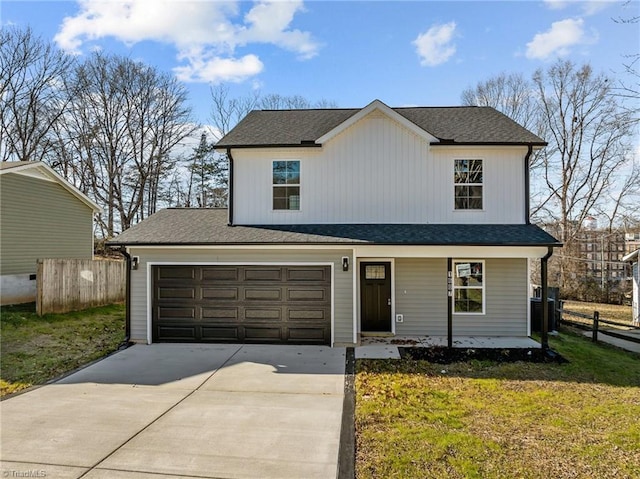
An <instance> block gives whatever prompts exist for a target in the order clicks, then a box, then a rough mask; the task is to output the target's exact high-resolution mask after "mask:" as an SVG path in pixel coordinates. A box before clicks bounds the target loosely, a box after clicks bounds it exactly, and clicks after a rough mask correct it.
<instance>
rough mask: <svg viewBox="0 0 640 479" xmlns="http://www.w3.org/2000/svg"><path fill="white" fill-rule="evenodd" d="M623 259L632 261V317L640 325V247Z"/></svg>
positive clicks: (634, 322)
mask: <svg viewBox="0 0 640 479" xmlns="http://www.w3.org/2000/svg"><path fill="white" fill-rule="evenodd" d="M622 260H623V261H627V262H629V263H631V281H632V282H633V286H632V290H631V318H632V321H633V324H634V325H635V326H640V249H637V250H635V251H633V252H631V253H629V254H628V255H626V256H625V257H624V258H622Z"/></svg>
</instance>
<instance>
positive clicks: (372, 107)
mask: <svg viewBox="0 0 640 479" xmlns="http://www.w3.org/2000/svg"><path fill="white" fill-rule="evenodd" d="M375 111H377V112H380V113H381V114H383V115H385V116H387V117H388V118H390V119H392V120H394V121H396V122H397V123H400V124H401V125H402V126H404V127H405V128H407V129H408V130H410V131H412V132H413V133H415V134H416V135H418V136H419V137H422V138H424V139H425V140H427V141H429V142H431V141H434V140H436V138H435V137H433V136H432V135H430V134H429V133H428V132H427V131H426V130H424V129H423V128H420V127H419V126H418V125H416V124H415V123H413V122H412V121H410V120H409V119H408V118H407V117H405V116H402V115H400V114H398V113H397V112H396V111H395V110H393V109H392V108H389V107H388V106H387V105H385V104H384V103H382V102H381V101H380V100H374V101H372V102H371V103H369V104H368V105H367V106H366V107H364V108H363V109H362V110H360V111H359V112H357V113H356V114H354V115H351V116H350V117H349V118H347V119H346V120H345V121H343V122H342V123H340V124H339V125H336V126H335V127H334V128H333V129H331V130H330V131H328V132H327V133H325V134H324V135H322V136H321V137H320V138H318V139H317V140H316V143H320V144H324V143H326V142H327V141H330V140H332V139H333V138H335V137H336V136H338V135H339V134H340V133H342V132H343V131H345V130H346V129H347V128H349V127H350V126H352V125H354V124H356V123H357V122H359V121H360V120H362V119H363V118H365V117H366V116H367V115H369V114H370V113H373V112H375Z"/></svg>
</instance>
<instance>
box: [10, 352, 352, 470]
mask: <svg viewBox="0 0 640 479" xmlns="http://www.w3.org/2000/svg"><path fill="white" fill-rule="evenodd" d="M344 372H345V350H344V348H334V349H331V348H328V347H315V346H257V345H202V344H198V345H186V344H154V345H150V346H146V345H136V346H133V347H131V348H129V349H126V350H124V351H121V352H119V353H117V354H115V355H113V356H111V357H109V358H106V359H104V360H102V361H100V362H98V363H96V364H94V365H92V366H90V367H88V368H86V369H83V370H81V371H79V372H77V373H75V374H73V375H71V376H68V377H66V378H65V379H63V380H61V381H59V382H57V383H54V384H51V385H47V386H44V387H41V388H38V389H34V390H32V391H29V392H27V393H25V394H22V395H19V396H16V397H13V398H10V399H8V400H5V401H3V402H2V403H1V405H0V407H1V413H2V417H1V425H2V433H1V434H2V453H1V460H2V463H1V465H0V469H1V470H0V475H1V476H2V477H47V478H78V477H84V478H116V479H117V478H120V477H122V478H125V477H127V478H134V479H136V478H140V479H142V478H153V479H159V478H163V477H215V478H256V477H261V478H279V479H281V478H330V477H331V478H333V477H336V472H337V464H338V451H339V446H340V427H341V420H342V407H343V396H344ZM27 474H31V475H27ZM38 474H39V475H38Z"/></svg>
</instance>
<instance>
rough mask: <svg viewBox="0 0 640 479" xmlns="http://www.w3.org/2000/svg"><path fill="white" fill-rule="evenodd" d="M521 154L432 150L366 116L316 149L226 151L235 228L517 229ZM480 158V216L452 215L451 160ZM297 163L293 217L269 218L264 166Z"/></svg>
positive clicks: (387, 121)
mask: <svg viewBox="0 0 640 479" xmlns="http://www.w3.org/2000/svg"><path fill="white" fill-rule="evenodd" d="M525 154H526V149H525V148H524V147H464V148H463V147H455V148H453V147H432V146H430V144H429V141H427V140H425V139H424V138H422V137H419V136H417V135H416V134H414V133H413V132H411V131H409V130H407V129H406V128H404V127H403V126H402V125H400V124H399V123H397V122H395V121H394V120H392V119H391V118H388V117H386V116H384V115H381V114H379V113H377V112H373V113H372V114H370V115H367V116H366V117H365V118H363V119H362V120H360V121H359V122H357V123H355V124H354V125H352V126H351V127H349V128H347V129H346V130H345V131H344V132H342V133H341V134H339V135H338V136H336V137H335V138H333V139H332V140H330V141H328V142H327V143H326V144H325V145H323V147H322V148H297V149H245V150H242V149H241V150H236V151H234V160H235V163H234V167H235V195H234V215H235V221H236V222H237V223H239V224H290V223H294V224H296V223H297V224H299V223H372V222H378V223H494V224H495V223H523V222H524V195H523V194H522V192H523V187H524V186H523V185H524V156H525ZM456 158H482V159H484V160H485V161H484V167H485V168H484V182H485V187H484V194H485V197H484V211H481V212H471V213H470V212H459V211H454V204H453V160H454V159H456ZM277 159H297V160H300V176H301V187H300V196H301V199H300V205H301V206H300V211H291V212H289V211H273V210H272V209H271V208H272V184H271V181H272V171H271V168H272V166H271V165H272V161H273V160H277Z"/></svg>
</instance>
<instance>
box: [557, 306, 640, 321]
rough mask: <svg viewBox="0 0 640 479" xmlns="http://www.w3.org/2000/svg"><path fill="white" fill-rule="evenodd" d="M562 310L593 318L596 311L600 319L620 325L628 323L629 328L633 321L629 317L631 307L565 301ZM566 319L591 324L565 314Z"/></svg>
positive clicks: (630, 316)
mask: <svg viewBox="0 0 640 479" xmlns="http://www.w3.org/2000/svg"><path fill="white" fill-rule="evenodd" d="M564 309H568V310H570V311H575V312H576V313H582V314H587V315H589V317H591V318H593V312H594V311H598V312H599V313H600V318H601V319H608V320H609V321H617V322H620V323H628V324H629V326H631V321H632V319H633V317H632V315H631V306H621V305H617V304H603V303H587V302H584V301H565V302H564ZM566 318H567V319H570V320H571V321H578V322H585V323H587V324H592V321H591V320H586V319H581V318H578V317H576V316H572V315H569V314H567V316H566ZM603 327H611V326H609V325H603Z"/></svg>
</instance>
